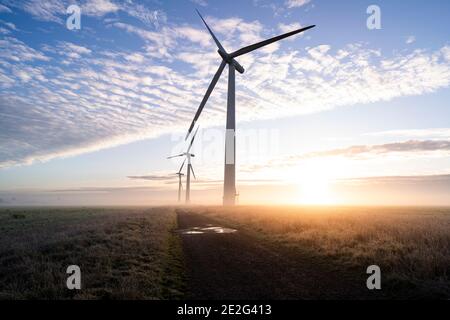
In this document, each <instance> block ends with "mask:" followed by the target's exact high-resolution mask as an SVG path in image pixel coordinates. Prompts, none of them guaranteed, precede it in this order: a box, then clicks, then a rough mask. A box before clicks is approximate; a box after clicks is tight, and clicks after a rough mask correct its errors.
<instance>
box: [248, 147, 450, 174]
mask: <svg viewBox="0 0 450 320" xmlns="http://www.w3.org/2000/svg"><path fill="white" fill-rule="evenodd" d="M432 153H438V154H440V155H443V156H447V157H448V156H449V155H450V140H408V141H402V142H393V143H385V144H377V145H353V146H349V147H345V148H336V149H330V150H324V151H314V152H307V153H302V154H298V155H291V156H286V157H281V158H276V159H271V160H269V161H267V162H266V163H263V164H256V165H249V166H247V168H245V169H244V171H247V172H254V171H256V170H260V169H264V168H267V167H277V168H279V167H291V166H298V165H299V163H301V162H302V161H305V160H311V159H318V158H328V157H341V158H347V159H351V160H369V159H373V158H379V157H380V156H386V155H404V156H409V157H414V156H417V155H423V154H425V155H429V154H432Z"/></svg>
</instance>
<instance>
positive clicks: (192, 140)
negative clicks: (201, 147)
mask: <svg viewBox="0 0 450 320" xmlns="http://www.w3.org/2000/svg"><path fill="white" fill-rule="evenodd" d="M198 128H200V126H198V127H197V130H195V133H194V135H193V136H192V139H191V143H190V144H189V148H188V149H187V151H186V153H189V151H191V147H192V144H193V143H194V139H195V136H196V135H197V131H198Z"/></svg>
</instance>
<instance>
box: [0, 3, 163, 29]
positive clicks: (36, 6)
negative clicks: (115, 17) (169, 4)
mask: <svg viewBox="0 0 450 320" xmlns="http://www.w3.org/2000/svg"><path fill="white" fill-rule="evenodd" d="M3 2H4V3H5V4H7V5H9V6H11V7H15V8H18V9H21V10H23V11H25V12H27V13H29V14H30V15H32V16H33V18H35V19H37V20H41V21H51V22H56V23H59V24H63V23H64V20H65V17H66V9H67V7H68V6H69V5H71V4H74V2H73V1H70V0H23V1H15V0H3ZM75 4H78V5H79V6H80V7H81V13H82V15H86V16H89V17H95V18H101V17H103V16H106V15H108V14H113V13H118V12H124V13H127V14H128V15H129V16H131V17H134V18H136V19H138V20H140V21H141V22H143V23H145V24H146V25H151V26H154V27H156V28H158V27H159V26H160V24H162V23H165V22H166V21H167V16H166V14H165V13H164V12H163V11H161V10H152V9H149V8H147V7H145V6H143V5H141V4H138V3H135V2H134V1H131V0H128V1H113V0H84V1H80V2H79V3H75ZM2 7H5V6H2ZM0 8H1V7H0ZM5 8H7V7H5Z"/></svg>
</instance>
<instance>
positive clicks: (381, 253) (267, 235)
mask: <svg viewBox="0 0 450 320" xmlns="http://www.w3.org/2000/svg"><path fill="white" fill-rule="evenodd" d="M196 211H197V212H200V213H202V214H203V215H206V216H210V217H212V218H214V219H217V220H219V221H223V223H225V224H227V225H231V226H232V227H234V228H236V229H239V230H248V231H249V232H252V234H253V235H254V236H255V237H259V238H264V239H265V240H267V241H270V242H272V243H275V244H277V245H282V246H283V247H289V248H291V249H292V250H291V251H295V250H298V251H301V252H305V251H306V252H309V254H310V255H311V256H316V257H317V256H321V257H323V258H325V259H328V260H329V263H330V264H335V265H336V266H340V267H345V266H348V268H349V269H352V270H355V269H358V268H359V269H361V268H364V267H365V266H369V265H371V264H376V265H378V266H380V268H381V270H382V279H383V285H384V286H383V290H384V291H385V292H388V293H392V294H391V295H390V296H392V295H395V293H397V292H398V293H399V294H400V295H402V296H405V295H404V292H405V291H408V292H409V293H408V295H411V296H414V292H415V293H417V296H418V297H440V298H449V297H450V208H383V207H378V208H358V207H301V208H300V207H245V206H244V207H239V208H237V209H232V210H230V209H224V208H202V209H197V210H196Z"/></svg>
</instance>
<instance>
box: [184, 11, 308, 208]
mask: <svg viewBox="0 0 450 320" xmlns="http://www.w3.org/2000/svg"><path fill="white" fill-rule="evenodd" d="M197 13H198V15H199V16H200V18H201V19H202V21H203V23H204V24H205V26H206V28H207V29H208V31H209V33H210V34H211V37H212V38H213V40H214V42H215V43H216V45H217V47H218V50H217V52H218V53H219V55H220V56H221V57H222V62H221V63H220V66H219V69H218V70H217V72H216V74H215V75H214V77H213V79H212V81H211V83H210V85H209V87H208V89H207V90H206V93H205V96H204V97H203V100H202V101H201V103H200V106H199V107H198V109H197V112H196V113H195V116H194V119H193V120H192V123H191V125H190V127H189V130H188V133H187V135H186V138H185V139H187V138H188V136H189V134H190V133H191V132H192V129H193V128H194V126H195V123H196V122H197V120H198V118H199V117H200V114H201V113H202V110H203V107H204V106H205V104H206V102H207V101H208V98H209V96H210V95H211V92H212V91H213V89H214V87H215V85H216V83H217V81H218V80H219V78H220V76H221V74H222V72H223V69H224V68H225V65H227V64H228V101H227V122H226V134H225V172H224V181H223V204H224V205H234V204H235V201H236V199H235V197H236V144H235V143H236V140H235V139H236V136H235V130H236V118H235V113H236V112H235V100H236V95H235V70H237V71H238V72H239V73H241V74H242V73H244V71H245V70H244V68H243V67H242V66H241V65H240V64H239V63H238V62H237V61H236V60H235V59H234V58H236V57H239V56H242V55H244V54H246V53H249V52H252V51H254V50H256V49H259V48H261V47H264V46H267V45H268V44H271V43H273V42H276V41H279V40H282V39H284V38H287V37H290V36H293V35H295V34H297V33H300V32H303V31H306V30H308V29H311V28H313V27H315V25H311V26H308V27H305V28H301V29H297V30H294V31H291V32H288V33H285V34H282V35H279V36H276V37H273V38H270V39H267V40H264V41H261V42H258V43H255V44H252V45H249V46H246V47H243V48H241V49H239V50H237V51H234V52H232V53H227V52H226V50H225V49H224V47H223V46H222V44H221V43H220V42H219V40H218V39H217V38H216V36H215V35H214V33H213V32H212V30H211V28H210V27H209V26H208V24H207V23H206V21H205V19H203V17H202V15H201V14H200V12H199V11H198V10H197Z"/></svg>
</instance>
